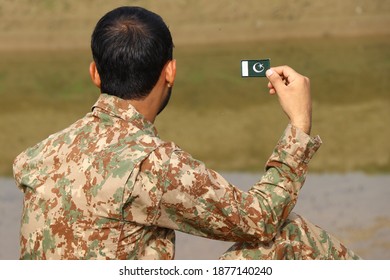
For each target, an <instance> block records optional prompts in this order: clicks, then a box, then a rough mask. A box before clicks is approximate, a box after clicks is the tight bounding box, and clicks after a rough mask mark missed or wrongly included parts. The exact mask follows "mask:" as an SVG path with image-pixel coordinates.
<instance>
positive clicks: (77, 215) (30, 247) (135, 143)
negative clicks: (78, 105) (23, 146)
mask: <svg viewBox="0 0 390 280" xmlns="http://www.w3.org/2000/svg"><path fill="white" fill-rule="evenodd" d="M161 144H162V141H161V140H160V139H159V138H158V137H157V136H156V133H155V130H154V127H153V125H152V124H151V123H148V122H147V121H146V120H145V119H144V118H143V117H142V116H141V115H140V114H138V113H137V112H136V111H135V110H134V108H131V107H130V108H127V107H126V108H124V107H123V104H121V103H120V99H118V98H115V97H112V96H108V95H101V97H100V98H99V100H98V102H97V103H96V104H95V107H94V110H93V112H91V113H89V114H87V115H86V116H85V117H84V118H82V119H80V120H78V121H77V122H75V123H74V124H72V125H71V126H69V127H68V128H67V129H65V130H63V131H61V132H58V133H56V134H53V135H51V136H50V137H49V138H47V139H46V140H44V141H42V142H41V143H39V144H37V145H36V146H34V147H32V148H30V149H28V150H27V151H26V152H25V153H22V154H21V155H19V156H18V158H17V159H16V160H15V167H14V168H15V176H16V179H17V181H18V185H19V186H20V187H21V188H23V189H24V191H25V207H24V211H23V219H22V230H21V232H22V238H21V249H22V252H21V258H28V259H31V258H33V259H46V258H54V259H59V258H66V259H89V258H94V259H96V258H108V259H112V258H126V259H128V258H140V257H142V255H143V257H146V258H147V256H146V255H147V253H145V252H142V250H139V249H140V248H143V247H144V246H142V243H144V242H154V240H155V239H158V236H159V235H163V240H164V242H166V240H167V238H166V237H167V236H168V237H169V238H168V240H171V239H172V238H173V231H170V230H165V229H157V228H153V226H151V227H150V228H145V227H144V226H142V225H140V224H136V223H134V221H136V220H137V219H136V218H133V217H132V216H133V213H131V212H127V211H126V210H125V208H126V205H127V206H128V205H129V204H131V202H132V200H134V197H132V191H133V186H134V183H135V181H136V180H137V174H138V172H139V166H140V163H141V162H142V161H143V160H144V159H145V158H146V157H147V156H148V155H149V154H150V153H151V152H152V151H153V150H155V149H156V148H157V147H158V146H159V145H161ZM139 216H140V215H139ZM139 216H138V218H140V217H139ZM134 246H137V247H138V251H139V253H138V254H134V253H135V252H136V251H137V250H134ZM165 246H167V247H168V248H169V250H168V252H170V253H169V254H173V253H171V252H173V248H170V247H172V246H173V245H172V244H166V245H165ZM145 254H146V255H145ZM160 258H172V255H169V256H160Z"/></svg>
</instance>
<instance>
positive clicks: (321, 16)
mask: <svg viewBox="0 0 390 280" xmlns="http://www.w3.org/2000/svg"><path fill="white" fill-rule="evenodd" d="M123 5H136V6H142V7H145V8H147V9H150V10H152V11H154V12H156V13H158V14H160V15H161V16H162V17H163V19H164V20H165V21H166V23H167V24H168V26H169V27H170V29H171V31H172V34H173V37H174V42H175V44H176V45H181V44H199V43H202V44H204V43H208V44H210V43H220V42H233V41H243V42H244V41H258V40H262V39H286V38H296V37H329V36H338V37H344V36H366V35H383V34H389V33H390V29H389V28H388V27H389V26H390V1H383V0H343V1H339V0H328V1H322V0H313V1H307V0H291V1H284V0H274V1H267V0H247V1H238V0H234V1H224V0H215V1H208V0H198V1H189V0H166V1H149V0H133V1H131V0H127V1H124V0H113V1H104V0H94V1H76V0H64V1H47V0H36V1H34V2H33V3H32V1H28V0H18V1H2V2H1V3H0V50H1V49H37V48H38V49H47V48H82V49H86V48H89V39H90V35H91V32H92V30H93V28H94V26H95V24H96V22H97V20H98V19H99V18H100V17H102V16H103V15H104V14H105V13H106V12H108V11H109V10H111V9H113V8H115V7H118V6H123Z"/></svg>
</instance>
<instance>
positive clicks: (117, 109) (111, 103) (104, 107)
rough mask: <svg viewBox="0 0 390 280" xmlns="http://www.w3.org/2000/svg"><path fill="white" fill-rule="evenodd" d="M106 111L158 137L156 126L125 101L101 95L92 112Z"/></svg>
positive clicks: (104, 94)
mask: <svg viewBox="0 0 390 280" xmlns="http://www.w3.org/2000/svg"><path fill="white" fill-rule="evenodd" d="M99 110H100V111H104V112H105V113H106V114H108V115H110V116H112V117H116V118H120V119H122V120H124V121H126V122H130V123H132V124H133V125H135V126H136V127H138V128H139V129H140V130H144V131H145V132H147V133H148V134H151V135H156V136H157V130H156V128H155V126H154V125H153V124H152V123H151V122H149V121H148V120H147V119H146V118H145V117H144V116H143V115H142V114H140V113H139V112H138V111H137V110H136V109H135V108H134V106H133V105H131V104H130V103H129V102H127V101H126V100H124V99H121V98H119V97H117V96H113V95H109V94H106V93H102V94H100V96H99V98H98V100H97V101H96V103H95V104H94V105H93V106H92V111H93V112H95V111H99Z"/></svg>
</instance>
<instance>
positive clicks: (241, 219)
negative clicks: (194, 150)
mask: <svg viewBox="0 0 390 280" xmlns="http://www.w3.org/2000/svg"><path fill="white" fill-rule="evenodd" d="M320 145H321V140H320V138H319V137H318V136H317V137H313V138H311V137H309V136H308V135H306V134H305V133H304V132H302V131H300V130H299V129H297V128H295V127H293V126H291V125H289V126H288V127H287V128H286V130H285V131H284V133H283V135H282V137H281V138H280V140H279V142H278V144H277V145H276V147H275V149H274V151H273V153H272V155H271V157H270V158H269V160H268V161H267V164H266V168H265V174H264V175H263V177H262V178H261V179H260V181H259V182H258V183H256V184H255V185H254V186H253V187H252V188H251V189H250V190H249V191H248V192H244V191H242V190H240V189H239V188H237V187H236V186H234V185H232V184H230V183H229V182H228V181H227V180H225V179H224V178H223V177H222V176H221V175H220V174H218V173H217V172H215V171H213V170H210V169H208V168H207V167H206V166H205V164H204V163H202V162H200V161H198V160H196V159H194V158H192V157H191V155H189V154H188V153H186V152H184V151H182V150H180V149H176V150H174V151H173V152H172V154H171V156H170V159H169V161H168V162H167V165H166V168H163V169H162V170H164V172H163V173H164V174H163V175H162V177H161V178H160V181H161V182H162V184H164V186H160V189H163V190H164V191H163V192H162V194H161V198H160V203H159V211H158V214H157V215H156V216H155V219H154V222H153V223H154V224H155V225H158V226H161V227H166V228H171V229H175V230H180V231H182V232H186V233H189V234H194V235H198V236H203V237H207V238H212V239H218V240H226V241H268V240H271V239H272V238H273V237H274V236H275V234H276V233H277V230H278V228H279V227H280V226H281V224H283V222H284V221H285V219H286V218H287V216H288V215H289V213H290V212H291V210H292V209H293V207H294V206H295V203H296V200H297V195H298V192H299V190H300V188H301V187H302V185H303V183H304V181H305V177H306V172H307V166H308V163H309V161H310V159H311V158H312V157H313V155H314V153H315V152H316V151H317V149H318V148H319V146H320Z"/></svg>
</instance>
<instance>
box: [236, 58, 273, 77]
mask: <svg viewBox="0 0 390 280" xmlns="http://www.w3.org/2000/svg"><path fill="white" fill-rule="evenodd" d="M270 67H271V63H270V60H269V59H261V60H241V76H242V77H265V71H267V70H268V69H269V68H270Z"/></svg>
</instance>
